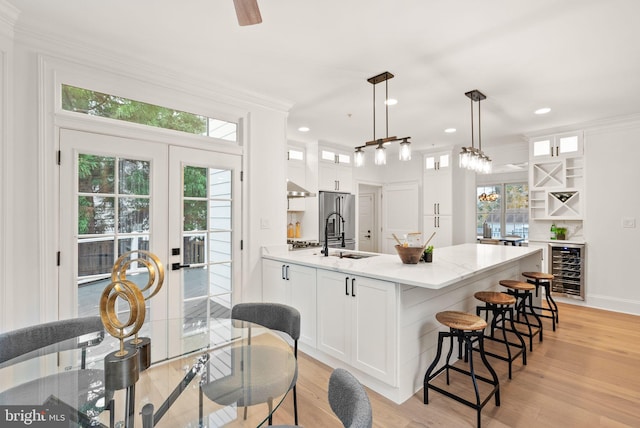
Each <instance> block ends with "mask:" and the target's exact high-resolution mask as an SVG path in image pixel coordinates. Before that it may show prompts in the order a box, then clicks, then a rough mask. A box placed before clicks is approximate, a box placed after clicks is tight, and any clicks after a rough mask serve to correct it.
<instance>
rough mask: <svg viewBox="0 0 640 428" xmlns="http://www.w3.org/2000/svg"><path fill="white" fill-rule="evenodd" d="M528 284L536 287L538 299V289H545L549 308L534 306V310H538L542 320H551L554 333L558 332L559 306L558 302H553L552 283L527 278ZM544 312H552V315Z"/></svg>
mask: <svg viewBox="0 0 640 428" xmlns="http://www.w3.org/2000/svg"><path fill="white" fill-rule="evenodd" d="M527 282H528V283H529V284H533V285H535V286H536V297H538V288H540V287H544V296H545V300H546V301H547V305H549V307H548V308H544V307H542V306H532V307H533V309H538V310H539V311H540V313H539V314H538V316H539V317H541V318H549V319H551V325H552V327H553V331H556V324H558V323H559V322H560V321H559V317H558V305H557V304H556V301H555V300H553V296H551V281H550V280H547V279H535V278H534V279H531V278H527ZM543 311H547V312H551V315H548V314H546V313H544V312H543Z"/></svg>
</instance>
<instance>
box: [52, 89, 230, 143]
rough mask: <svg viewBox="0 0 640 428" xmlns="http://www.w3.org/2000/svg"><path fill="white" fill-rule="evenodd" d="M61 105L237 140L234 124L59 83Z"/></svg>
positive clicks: (77, 110)
mask: <svg viewBox="0 0 640 428" xmlns="http://www.w3.org/2000/svg"><path fill="white" fill-rule="evenodd" d="M62 109H63V110H66V111H72V112H75V113H81V114H87V115H89V116H100V117H106V118H109V119H115V120H122V121H125V122H133V123H139V124H141V125H147V126H155V127H157V128H164V129H172V130H174V131H181V132H187V133H189V134H196V135H203V136H205V137H211V138H217V139H220V140H226V141H233V142H237V141H238V124H237V123H233V122H228V121H225V120H220V119H215V118H212V117H206V116H201V115H197V114H193V113H188V112H184V111H180V110H174V109H171V108H168V107H162V106H158V105H155V104H148V103H143V102H141V101H135V100H131V99H129V98H123V97H118V96H116V95H109V94H104V93H102V92H96V91H92V90H90V89H84V88H78V87H75V86H70V85H62Z"/></svg>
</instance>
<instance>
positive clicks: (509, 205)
mask: <svg viewBox="0 0 640 428" xmlns="http://www.w3.org/2000/svg"><path fill="white" fill-rule="evenodd" d="M476 196H477V199H476V203H477V209H476V219H477V220H476V232H477V234H478V236H482V232H483V225H484V223H485V222H487V224H488V225H489V226H491V237H492V238H500V237H503V236H508V235H517V236H520V237H522V238H524V239H528V238H529V185H528V184H527V183H505V184H491V185H485V186H478V187H477V192H476Z"/></svg>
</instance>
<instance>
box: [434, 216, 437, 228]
mask: <svg viewBox="0 0 640 428" xmlns="http://www.w3.org/2000/svg"><path fill="white" fill-rule="evenodd" d="M433 227H437V226H436V218H435V217H434V218H433Z"/></svg>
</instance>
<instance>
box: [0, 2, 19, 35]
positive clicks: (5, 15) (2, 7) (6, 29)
mask: <svg viewBox="0 0 640 428" xmlns="http://www.w3.org/2000/svg"><path fill="white" fill-rule="evenodd" d="M18 16H20V10H18V9H17V8H16V7H15V6H13V5H12V4H11V3H9V2H7V1H6V0H0V34H1V35H3V36H6V37H13V33H14V26H15V24H16V21H17V20H18Z"/></svg>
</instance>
